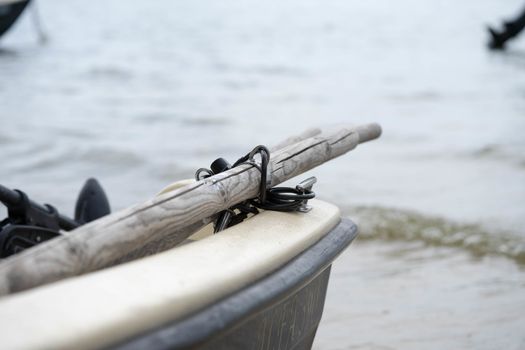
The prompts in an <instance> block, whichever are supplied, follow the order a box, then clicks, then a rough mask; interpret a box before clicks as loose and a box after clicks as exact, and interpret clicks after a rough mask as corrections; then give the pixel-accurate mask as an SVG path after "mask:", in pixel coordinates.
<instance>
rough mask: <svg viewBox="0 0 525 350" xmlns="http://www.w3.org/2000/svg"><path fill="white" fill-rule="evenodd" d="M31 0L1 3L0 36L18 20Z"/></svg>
mask: <svg viewBox="0 0 525 350" xmlns="http://www.w3.org/2000/svg"><path fill="white" fill-rule="evenodd" d="M28 3H29V0H26V1H19V2H13V3H9V4H4V5H0V37H1V36H2V35H4V33H5V32H7V30H8V29H9V28H11V26H12V25H13V24H14V23H15V22H16V20H17V18H18V17H19V16H20V15H21V14H22V12H23V11H24V9H25V8H26V6H27V4H28Z"/></svg>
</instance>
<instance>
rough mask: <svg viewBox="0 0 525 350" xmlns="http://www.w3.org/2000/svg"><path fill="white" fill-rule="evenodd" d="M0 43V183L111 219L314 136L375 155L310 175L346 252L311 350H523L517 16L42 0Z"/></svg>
mask: <svg viewBox="0 0 525 350" xmlns="http://www.w3.org/2000/svg"><path fill="white" fill-rule="evenodd" d="M37 5H38V13H39V15H40V19H41V22H42V24H43V27H44V30H45V32H46V35H47V37H48V41H47V42H46V43H45V44H40V43H38V39H37V35H36V33H35V28H34V24H33V21H32V17H31V14H32V13H31V11H28V13H26V14H25V16H24V17H23V18H21V20H20V22H19V23H18V24H17V26H16V27H15V28H14V29H13V30H12V31H11V32H10V33H8V34H7V35H6V36H5V37H4V38H2V40H1V41H0V122H1V123H2V128H0V149H1V152H0V164H1V165H2V166H1V167H0V182H1V183H2V184H3V185H6V186H8V187H12V188H20V189H23V190H24V191H26V192H27V193H29V194H30V195H31V196H32V197H33V198H34V199H36V200H38V201H41V202H49V203H52V204H54V205H55V206H56V207H58V208H59V209H61V210H62V211H63V212H64V213H66V214H71V213H72V212H73V206H74V201H75V197H76V194H77V192H78V190H79V189H80V187H81V185H82V183H83V181H84V180H85V179H86V178H87V177H90V176H95V177H97V178H98V179H99V180H100V181H101V182H102V184H103V185H104V187H105V188H106V190H107V192H108V193H109V196H110V201H111V205H112V207H113V209H115V210H118V209H121V208H124V207H127V206H129V205H131V204H135V203H137V202H141V201H142V200H144V199H147V198H149V197H150V196H152V195H153V194H155V193H156V192H157V191H158V190H159V189H161V188H162V187H164V186H165V185H166V184H167V183H169V182H172V181H174V180H176V179H181V178H188V177H192V176H193V173H194V171H195V169H197V168H199V167H203V166H208V165H209V163H210V162H211V161H212V160H214V159H215V158H216V157H218V156H223V157H225V158H228V159H230V160H235V159H237V158H238V157H239V156H240V155H243V154H245V153H246V152H247V151H248V150H250V149H251V148H252V147H253V146H254V145H256V144H260V143H262V144H267V145H272V144H275V143H277V142H279V141H281V140H282V139H285V138H286V137H287V136H289V135H293V134H297V133H298V132H300V131H302V130H303V129H306V128H308V127H313V126H323V125H332V124H341V123H343V124H344V123H352V124H358V123H367V122H373V121H374V122H379V123H380V124H381V125H382V126H383V130H384V131H383V136H382V137H381V139H380V140H378V141H374V142H371V143H367V144H363V145H361V146H359V147H358V149H356V150H355V151H354V152H352V153H351V154H348V155H345V156H343V157H341V158H338V159H336V160H334V161H332V162H330V163H328V164H325V165H323V166H322V167H320V168H318V169H315V170H314V171H311V174H313V175H316V176H317V177H318V180H319V183H318V185H316V192H317V193H318V195H319V197H321V198H324V199H327V200H329V201H331V202H334V203H336V204H337V205H339V206H340V207H341V209H342V211H343V214H344V215H345V216H349V217H351V218H353V219H354V220H355V221H357V222H358V223H359V225H360V228H361V237H360V238H359V240H358V242H356V243H355V244H354V245H353V246H351V248H350V249H349V250H347V251H346V252H345V253H344V254H343V255H342V256H341V257H340V258H339V260H337V263H336V264H335V265H334V270H333V275H332V279H331V285H330V287H329V288H330V289H329V294H328V299H327V302H326V309H325V314H324V316H323V321H322V324H321V327H320V329H319V331H318V336H317V338H316V342H315V344H314V348H315V349H400V348H401V349H422V348H425V349H443V348H454V349H523V348H525V230H524V228H523V227H525V205H524V204H525V203H524V200H525V137H524V134H523V131H524V130H525V35H524V36H523V37H522V38H519V39H518V40H515V41H514V42H512V43H511V44H510V45H509V49H508V50H507V51H506V52H503V53H501V52H490V51H488V50H487V49H486V47H485V44H486V41H487V39H488V37H487V33H486V31H485V25H486V24H493V25H498V24H500V23H501V21H502V20H503V19H505V18H511V17H513V16H516V15H517V14H518V12H519V11H521V9H522V8H523V5H524V4H523V3H522V2H521V1H518V0H500V1H488V0H481V1H473V0H466V1H462V2H458V1H452V0H440V1H438V0H429V1H424V2H423V1H416V0H399V1H395V2H392V1H387V0H374V1H361V2H350V1H330V2H327V1H312V0H301V1H299V0H287V1H263V2H262V1H252V0H246V1H245V0H235V1H234V0H225V1H204V0H202V1H168V0H162V1H160V0H159V1H155V2H146V1H129V0H126V1H124V0H114V1H110V2H107V1H90V2H89V3H87V2H85V1H78V0H41V1H39V2H38V3H37Z"/></svg>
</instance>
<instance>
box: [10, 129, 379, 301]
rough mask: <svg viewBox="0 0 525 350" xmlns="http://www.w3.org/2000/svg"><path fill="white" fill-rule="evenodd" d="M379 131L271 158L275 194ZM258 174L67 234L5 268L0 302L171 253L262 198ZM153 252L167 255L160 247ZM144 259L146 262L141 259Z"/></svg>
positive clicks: (178, 194) (341, 136) (201, 184)
mask: <svg viewBox="0 0 525 350" xmlns="http://www.w3.org/2000/svg"><path fill="white" fill-rule="evenodd" d="M380 134H381V127H380V126H379V125H378V124H367V125H362V126H357V127H348V128H341V129H339V130H337V131H335V132H326V133H320V134H318V135H316V136H313V137H310V138H307V139H305V140H302V141H300V142H297V143H294V144H291V145H288V146H286V147H284V148H282V149H280V150H278V151H276V152H274V153H272V154H271V159H270V164H269V169H271V173H270V174H269V178H270V179H271V186H272V187H273V186H276V185H278V184H280V183H282V182H284V181H286V180H288V179H290V178H292V177H294V176H297V175H299V174H302V173H304V172H305V171H308V170H310V169H312V168H314V167H316V166H318V165H320V164H322V163H324V162H327V161H328V160H330V159H333V158H335V157H338V156H340V155H342V154H344V153H346V152H348V151H350V150H352V149H354V148H355V147H356V146H357V145H358V144H359V143H363V142H366V141H370V140H373V139H375V138H378V137H379V136H380ZM260 178H261V174H260V172H259V170H257V169H256V168H255V167H254V166H253V165H249V164H243V165H240V166H238V167H235V168H233V169H231V170H228V171H225V172H223V173H220V174H217V175H214V176H212V177H209V178H206V179H204V180H201V181H198V182H195V183H193V184H190V185H188V186H185V187H182V188H179V189H176V190H174V191H172V192H167V193H164V194H161V195H159V196H158V197H155V198H153V199H151V200H149V201H146V202H145V203H142V204H139V205H136V206H133V207H130V208H128V209H124V210H122V211H120V212H117V213H114V214H111V215H108V216H106V217H103V218H101V219H99V220H96V221H94V222H91V223H89V224H87V225H84V226H81V227H79V228H77V229H75V230H73V231H71V232H70V233H69V234H67V235H65V236H62V237H59V238H55V239H53V240H50V241H48V242H46V243H43V244H41V245H39V246H37V247H34V248H32V249H29V250H26V251H24V252H22V253H20V254H18V255H15V256H12V257H10V258H8V259H7V260H5V261H4V262H2V263H0V295H5V294H9V293H13V292H17V291H21V290H25V289H28V288H32V287H36V286H39V285H42V284H46V283H50V282H53V281H57V280H60V279H63V278H67V277H71V276H76V275H80V274H84V273H87V272H91V271H95V270H98V269H101V268H104V267H108V266H111V265H114V264H116V263H119V262H122V261H126V260H129V259H130V257H133V255H134V252H137V251H142V253H143V252H144V247H147V246H148V244H150V243H151V242H165V243H164V244H165V246H170V247H172V246H174V245H176V244H177V243H180V242H182V241H183V240H184V239H186V238H187V237H188V236H190V235H191V234H192V233H194V232H195V231H196V230H197V229H199V228H200V227H202V226H203V225H204V224H207V223H209V222H210V219H209V218H210V217H213V215H214V214H216V213H218V212H219V211H222V210H225V209H227V208H229V207H231V206H233V205H235V204H238V203H240V202H243V201H245V200H247V199H250V198H254V197H257V196H258V191H259V184H260ZM154 249H155V250H157V251H158V250H162V249H163V248H160V249H159V247H158V246H155V248H154ZM139 255H144V254H139Z"/></svg>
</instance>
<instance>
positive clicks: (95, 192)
mask: <svg viewBox="0 0 525 350" xmlns="http://www.w3.org/2000/svg"><path fill="white" fill-rule="evenodd" d="M110 212H111V210H110V208H109V201H108V197H107V196H106V193H105V192H104V189H103V188H102V186H100V184H99V183H98V181H97V180H96V179H93V178H91V179H88V180H87V181H86V183H85V184H84V186H83V187H82V189H81V190H80V194H79V195H78V199H77V204H76V205H75V221H76V222H78V223H79V224H81V225H82V224H85V223H87V222H91V221H93V220H96V219H98V218H101V217H103V216H106V215H108V214H109V213H110Z"/></svg>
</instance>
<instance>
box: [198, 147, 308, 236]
mask: <svg viewBox="0 0 525 350" xmlns="http://www.w3.org/2000/svg"><path fill="white" fill-rule="evenodd" d="M257 154H258V155H259V156H260V157H261V163H260V165H259V164H257V162H256V161H255V156H256V155H257ZM269 162H270V151H269V150H268V148H266V147H265V146H263V145H259V146H257V147H255V148H254V149H253V150H252V151H251V152H250V153H248V154H246V155H244V156H243V157H241V158H239V159H238V160H237V161H236V162H235V163H234V164H233V165H232V166H230V165H229V163H228V162H227V161H226V160H224V159H222V158H219V159H217V160H215V161H214V162H213V163H212V166H211V167H212V168H217V169H215V170H216V171H215V172H214V171H213V170H211V169H206V168H200V169H198V170H197V172H196V173H195V179H196V180H197V181H199V180H202V179H205V178H207V177H210V176H213V175H216V174H218V173H219V172H222V171H225V170H229V169H232V168H235V167H237V166H239V165H243V164H250V165H252V166H254V167H255V168H256V169H257V170H259V172H260V173H261V182H260V185H259V195H258V197H256V198H252V199H249V200H247V201H244V202H242V203H240V204H237V205H235V206H233V207H231V208H229V209H228V210H225V211H222V212H221V213H219V217H218V219H217V221H216V223H215V232H218V231H220V230H222V229H223V228H226V227H230V226H233V225H236V224H237V223H240V222H242V221H243V220H244V219H246V218H247V217H248V215H249V214H257V213H258V210H257V209H263V210H273V211H281V212H292V211H298V210H299V209H300V208H301V207H303V206H304V205H305V202H306V201H307V200H309V199H312V198H314V197H315V193H314V192H313V191H312V190H310V189H304V188H302V187H300V186H297V187H295V188H293V187H273V188H267V175H268V164H269ZM217 164H219V165H217ZM214 165H215V167H214ZM225 221H227V222H225Z"/></svg>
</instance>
